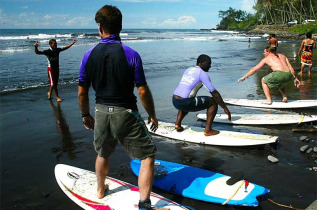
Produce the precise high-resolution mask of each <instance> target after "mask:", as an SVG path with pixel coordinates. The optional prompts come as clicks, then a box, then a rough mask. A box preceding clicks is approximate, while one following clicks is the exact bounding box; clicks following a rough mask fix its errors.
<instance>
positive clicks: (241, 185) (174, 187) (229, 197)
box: [130, 160, 269, 206]
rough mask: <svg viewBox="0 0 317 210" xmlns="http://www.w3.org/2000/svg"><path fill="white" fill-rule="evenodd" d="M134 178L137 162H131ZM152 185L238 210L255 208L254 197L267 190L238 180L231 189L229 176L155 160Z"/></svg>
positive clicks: (137, 173) (138, 164)
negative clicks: (238, 207) (244, 207)
mask: <svg viewBox="0 0 317 210" xmlns="http://www.w3.org/2000/svg"><path fill="white" fill-rule="evenodd" d="M130 165H131V168H132V171H133V173H134V174H136V175H137V176H138V175H139V170H140V161H139V160H131V163H130ZM154 174H155V177H154V183H153V185H154V186H155V187H157V188H160V189H162V190H166V191H168V192H170V193H174V194H177V195H182V196H184V197H187V198H193V199H197V200H202V201H207V202H212V203H220V204H223V205H225V204H228V205H239V206H258V200H257V199H256V197H257V196H260V195H263V194H266V193H268V192H269V189H266V188H264V187H262V186H259V185H256V184H253V183H250V182H248V181H246V180H240V181H238V182H236V183H235V184H233V185H228V184H227V183H226V182H227V180H228V179H230V176H226V175H223V174H219V173H215V172H212V171H208V170H204V169H200V168H195V167H191V166H187V165H182V164H178V163H172V162H167V161H162V160H155V172H154Z"/></svg>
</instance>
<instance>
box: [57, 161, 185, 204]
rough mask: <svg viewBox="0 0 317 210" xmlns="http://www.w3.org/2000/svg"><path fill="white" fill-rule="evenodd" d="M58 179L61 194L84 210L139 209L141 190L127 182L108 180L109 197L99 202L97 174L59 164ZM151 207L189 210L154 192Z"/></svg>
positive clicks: (108, 178) (109, 178)
mask: <svg viewBox="0 0 317 210" xmlns="http://www.w3.org/2000/svg"><path fill="white" fill-rule="evenodd" d="M55 177H56V180H57V183H58V185H59V186H60V188H61V189H62V191H63V192H64V193H65V194H66V195H67V196H68V197H69V198H70V199H71V200H73V201H74V202H75V203H76V204H77V205H79V206H80V207H82V208H83V209H89V210H91V209H98V210H112V209H115V210H138V209H139V207H138V203H139V198H140V193H139V188H138V187H136V186H134V185H132V184H129V183H127V182H124V181H121V180H118V179H114V178H111V177H107V179H106V184H108V185H109V190H108V191H107V195H106V196H105V197H104V198H102V199H98V198H97V196H96V189H97V183H96V174H95V173H93V172H91V171H87V170H84V169H80V168H76V167H73V166H68V165H64V164H58V165H56V166H55ZM150 199H151V202H152V205H155V206H157V207H166V208H168V209H171V210H181V209H183V210H184V209H188V208H185V207H183V206H180V205H179V204H177V203H175V202H173V201H171V200H169V199H167V198H164V197H163V196H160V195H158V194H155V193H151V197H150Z"/></svg>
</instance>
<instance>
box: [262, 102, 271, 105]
mask: <svg viewBox="0 0 317 210" xmlns="http://www.w3.org/2000/svg"><path fill="white" fill-rule="evenodd" d="M262 104H266V105H271V104H272V101H264V102H262Z"/></svg>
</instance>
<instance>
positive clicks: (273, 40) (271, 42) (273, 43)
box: [269, 37, 277, 47]
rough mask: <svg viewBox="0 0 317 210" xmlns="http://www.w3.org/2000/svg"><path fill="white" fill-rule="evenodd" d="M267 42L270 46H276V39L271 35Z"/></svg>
mask: <svg viewBox="0 0 317 210" xmlns="http://www.w3.org/2000/svg"><path fill="white" fill-rule="evenodd" d="M269 44H270V46H275V47H277V39H276V38H275V37H272V38H271V39H270V40H269Z"/></svg>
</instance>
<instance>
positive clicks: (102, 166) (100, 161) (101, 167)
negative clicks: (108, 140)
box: [95, 155, 110, 199]
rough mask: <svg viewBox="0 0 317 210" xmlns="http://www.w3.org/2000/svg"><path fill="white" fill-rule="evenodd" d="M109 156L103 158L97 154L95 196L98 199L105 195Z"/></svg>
mask: <svg viewBox="0 0 317 210" xmlns="http://www.w3.org/2000/svg"><path fill="white" fill-rule="evenodd" d="M109 162H110V160H109V158H103V157H100V156H99V155H97V158H96V163H95V170H96V177H97V197H98V198H99V199H101V198H103V197H105V195H106V193H105V192H106V190H107V189H108V185H106V184H105V180H106V177H107V174H108V172H109Z"/></svg>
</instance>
